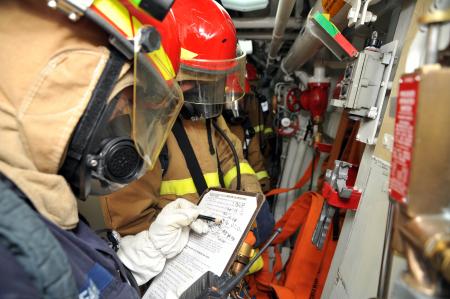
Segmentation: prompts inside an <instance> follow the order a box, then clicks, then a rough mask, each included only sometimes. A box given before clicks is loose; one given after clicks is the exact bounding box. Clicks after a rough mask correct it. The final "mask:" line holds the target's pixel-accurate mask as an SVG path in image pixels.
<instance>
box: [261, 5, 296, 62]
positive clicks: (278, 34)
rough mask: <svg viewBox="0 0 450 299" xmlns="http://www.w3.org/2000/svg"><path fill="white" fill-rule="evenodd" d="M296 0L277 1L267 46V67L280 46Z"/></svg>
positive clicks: (273, 59) (274, 57)
mask: <svg viewBox="0 0 450 299" xmlns="http://www.w3.org/2000/svg"><path fill="white" fill-rule="evenodd" d="M295 1H296V0H280V1H279V2H278V8H277V15H276V16H275V26H274V28H273V33H272V42H271V43H270V47H269V56H268V57H267V67H268V66H269V65H270V64H272V63H273V62H274V61H275V59H276V57H277V54H278V51H279V50H280V48H281V44H282V42H283V35H284V31H285V30H286V25H287V23H288V20H289V16H290V15H291V13H292V10H293V9H294V5H295Z"/></svg>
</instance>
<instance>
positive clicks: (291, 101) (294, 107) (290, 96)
mask: <svg viewBox="0 0 450 299" xmlns="http://www.w3.org/2000/svg"><path fill="white" fill-rule="evenodd" d="M300 96H301V91H300V89H298V88H292V89H291V90H289V92H288V93H287V95H286V106H287V108H288V109H289V111H291V112H299V111H300V110H301V109H302V106H301V104H300Z"/></svg>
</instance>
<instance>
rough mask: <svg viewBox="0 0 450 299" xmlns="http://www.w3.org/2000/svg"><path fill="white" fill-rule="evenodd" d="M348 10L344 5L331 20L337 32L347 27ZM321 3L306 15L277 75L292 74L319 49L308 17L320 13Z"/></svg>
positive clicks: (319, 46) (321, 9) (319, 43)
mask: <svg viewBox="0 0 450 299" xmlns="http://www.w3.org/2000/svg"><path fill="white" fill-rule="evenodd" d="M349 9H350V6H349V5H348V4H345V5H344V6H343V7H342V8H341V10H340V11H339V12H338V13H337V14H336V15H335V16H334V17H333V18H332V19H331V21H332V22H333V23H334V24H335V25H336V27H337V28H338V29H339V30H342V28H344V27H345V26H346V25H347V13H348V11H349ZM322 11H323V8H322V1H316V4H315V5H314V7H313V8H312V9H311V11H310V12H309V14H308V18H307V20H306V21H305V27H304V28H303V30H301V31H300V34H299V35H298V36H297V38H296V40H295V42H294V44H293V45H292V47H291V49H290V50H289V52H288V53H287V55H286V57H285V58H284V59H283V60H282V61H281V67H280V69H281V71H282V73H280V71H279V75H283V73H284V74H292V73H293V72H294V71H295V70H297V69H298V68H300V67H301V66H303V65H304V64H305V63H306V62H307V61H308V60H310V59H311V58H312V57H313V56H314V55H315V54H316V53H317V51H319V49H320V48H321V47H323V44H322V42H321V41H320V40H319V39H318V38H316V37H315V36H314V35H313V34H312V31H311V25H312V21H311V20H310V17H312V15H314V14H315V13H316V12H322ZM277 77H279V76H277Z"/></svg>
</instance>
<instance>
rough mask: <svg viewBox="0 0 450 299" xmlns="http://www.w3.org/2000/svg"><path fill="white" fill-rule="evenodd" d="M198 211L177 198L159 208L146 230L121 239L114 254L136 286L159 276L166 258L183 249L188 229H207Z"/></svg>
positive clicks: (199, 231)
mask: <svg viewBox="0 0 450 299" xmlns="http://www.w3.org/2000/svg"><path fill="white" fill-rule="evenodd" d="M199 214H200V209H199V208H198V206H196V205H194V204H193V203H191V202H189V201H187V200H185V199H183V198H178V199H177V200H175V201H173V202H171V203H169V204H168V205H167V206H165V207H164V208H163V209H162V211H161V213H160V214H159V215H158V217H156V219H155V221H154V222H153V223H152V224H151V225H150V228H149V230H148V231H143V232H140V233H138V234H136V235H134V236H126V237H123V238H122V239H121V242H120V248H119V250H118V251H117V255H118V256H119V258H120V260H121V261H122V263H123V264H124V265H125V266H126V267H127V268H128V269H129V270H130V271H131V272H132V273H133V276H134V278H135V279H136V282H137V283H138V285H142V284H144V283H146V282H147V281H149V280H150V279H152V278H153V277H154V276H156V275H158V274H159V272H161V271H162V269H163V268H164V264H165V262H166V259H168V258H172V257H174V256H176V255H177V254H178V253H180V252H181V251H182V250H183V248H184V246H186V243H187V241H188V239H189V231H190V228H192V229H193V230H194V231H195V232H196V233H199V234H203V233H206V232H207V231H208V225H207V224H206V223H205V222H203V221H202V220H199V219H197V217H198V215H199ZM196 219H197V220H196Z"/></svg>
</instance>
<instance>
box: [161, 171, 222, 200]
mask: <svg viewBox="0 0 450 299" xmlns="http://www.w3.org/2000/svg"><path fill="white" fill-rule="evenodd" d="M203 176H204V178H205V181H206V185H207V186H208V188H213V187H220V180H219V174H218V173H217V172H211V173H205V174H204V175H203ZM193 193H197V189H196V188H195V184H194V180H193V179H192V178H187V179H181V180H169V181H162V182H161V188H160V191H159V194H160V195H177V196H182V195H186V194H193Z"/></svg>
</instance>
